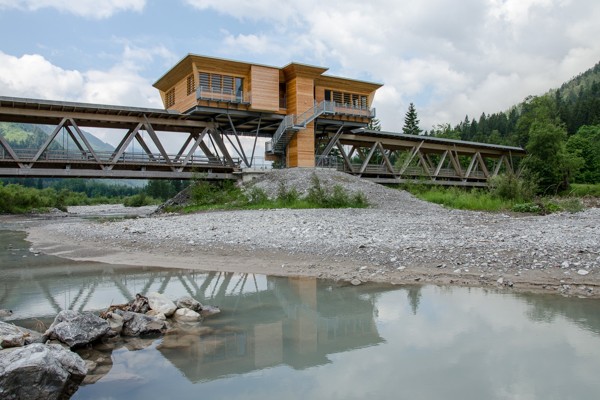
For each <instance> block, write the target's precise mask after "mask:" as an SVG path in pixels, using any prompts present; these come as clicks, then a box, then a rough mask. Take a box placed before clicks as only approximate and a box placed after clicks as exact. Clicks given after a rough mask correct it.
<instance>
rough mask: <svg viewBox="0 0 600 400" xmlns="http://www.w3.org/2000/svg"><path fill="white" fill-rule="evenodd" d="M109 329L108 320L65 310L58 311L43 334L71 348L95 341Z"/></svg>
mask: <svg viewBox="0 0 600 400" xmlns="http://www.w3.org/2000/svg"><path fill="white" fill-rule="evenodd" d="M109 331H110V326H109V325H108V322H106V321H105V320H103V319H102V318H100V317H98V316H96V315H93V314H89V313H78V312H77V311H72V310H66V311H61V312H59V313H58V315H57V316H56V318H55V319H54V322H53V323H52V325H50V328H48V330H47V331H46V333H45V334H44V335H45V336H48V338H49V339H57V340H58V341H60V342H62V343H65V344H67V345H68V346H69V347H71V348H73V347H77V346H85V345H87V344H90V343H92V342H95V341H96V340H98V339H100V338H101V337H103V336H104V335H106V334H107V333H108V332H109Z"/></svg>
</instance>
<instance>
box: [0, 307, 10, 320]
mask: <svg viewBox="0 0 600 400" xmlns="http://www.w3.org/2000/svg"><path fill="white" fill-rule="evenodd" d="M12 314H13V312H12V310H5V309H3V308H0V318H6V317H10V316H11V315H12Z"/></svg>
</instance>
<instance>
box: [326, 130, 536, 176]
mask: <svg viewBox="0 0 600 400" xmlns="http://www.w3.org/2000/svg"><path fill="white" fill-rule="evenodd" d="M317 140H318V142H320V143H321V145H320V146H317V148H318V149H319V148H320V149H321V151H320V152H319V151H317V154H318V155H317V157H316V165H317V166H320V167H328V168H336V169H338V170H340V171H344V172H347V173H350V174H352V175H356V176H359V177H361V178H366V179H370V180H372V181H375V182H377V183H386V184H387V183H389V184H392V183H404V182H411V181H418V182H423V183H432V184H439V185H451V186H475V187H477V186H480V187H484V186H486V185H487V184H488V181H489V179H491V178H493V177H495V176H497V175H498V174H499V173H513V174H516V175H518V174H519V173H520V169H519V160H520V159H522V158H523V157H524V156H525V155H526V153H525V150H523V149H522V148H520V147H512V146H501V145H495V144H487V143H476V142H467V141H462V140H453V139H444V138H437V137H430V136H420V135H406V134H401V133H394V132H380V131H373V130H366V129H353V130H350V131H344V130H343V129H342V128H341V127H340V128H338V130H337V131H335V132H329V133H325V134H323V135H321V136H320V137H319V138H318V139H317Z"/></svg>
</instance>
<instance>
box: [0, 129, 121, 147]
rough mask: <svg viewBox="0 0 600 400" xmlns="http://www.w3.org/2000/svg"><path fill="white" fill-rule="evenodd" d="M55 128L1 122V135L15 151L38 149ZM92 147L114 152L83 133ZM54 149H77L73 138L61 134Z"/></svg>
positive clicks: (95, 138)
mask: <svg viewBox="0 0 600 400" xmlns="http://www.w3.org/2000/svg"><path fill="white" fill-rule="evenodd" d="M53 130H54V127H51V126H47V125H33V124H20V123H12V122H0V134H1V135H2V136H4V138H5V139H6V140H7V141H8V143H9V144H10V145H11V147H13V148H14V149H38V148H39V147H41V146H42V145H43V144H44V143H45V142H46V141H47V140H48V136H49V135H50V134H52V131H53ZM83 134H84V135H85V137H86V139H87V140H88V141H89V143H90V145H91V146H92V147H93V148H94V150H97V151H113V150H114V147H113V146H111V145H110V144H108V143H105V142H103V141H102V140H100V139H98V138H97V137H96V136H94V135H93V134H91V133H89V132H86V131H83ZM51 148H52V149H67V148H68V149H76V148H77V147H76V145H75V143H74V142H73V140H72V139H71V137H70V136H69V135H68V134H67V133H65V132H60V133H59V134H58V135H57V137H56V138H55V139H54V141H53V142H52V144H51Z"/></svg>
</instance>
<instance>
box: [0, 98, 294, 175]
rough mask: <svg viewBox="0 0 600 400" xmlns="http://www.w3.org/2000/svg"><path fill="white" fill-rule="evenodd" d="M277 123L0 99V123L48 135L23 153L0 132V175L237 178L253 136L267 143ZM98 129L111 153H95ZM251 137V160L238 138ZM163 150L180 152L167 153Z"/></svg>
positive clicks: (236, 115)
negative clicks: (108, 139) (113, 142)
mask: <svg viewBox="0 0 600 400" xmlns="http://www.w3.org/2000/svg"><path fill="white" fill-rule="evenodd" d="M273 118H275V122H274V121H273ZM281 119H282V117H280V116H275V117H273V116H266V117H264V118H263V115H261V114H256V115H252V116H249V115H247V113H244V112H236V111H232V112H227V110H225V111H218V110H214V109H213V110H209V112H202V110H198V111H197V112H194V113H193V114H189V113H188V114H184V113H179V112H177V111H171V110H161V109H149V108H138V107H123V106H110V105H100V104H87V103H73V102H63V101H49V100H33V99H22V98H12V97H0V122H16V123H25V124H34V125H36V126H42V127H44V128H46V129H48V132H47V133H48V136H47V139H46V140H45V141H44V142H43V143H39V144H38V143H36V144H35V145H36V146H31V147H25V148H23V147H22V146H14V145H13V146H11V145H10V144H9V142H8V140H7V139H6V138H5V137H3V135H2V133H1V132H2V131H0V176H4V177H85V178H131V179H136V178H137V179H191V178H192V177H193V176H195V175H199V174H200V175H201V176H202V177H203V178H204V179H235V178H236V176H235V175H234V174H235V173H237V172H240V170H241V168H242V167H243V166H246V167H252V162H253V159H254V151H255V148H256V143H257V139H258V137H259V136H261V135H263V136H264V135H267V136H269V137H270V135H272V134H273V132H274V130H275V129H276V126H278V124H279V122H280V121H281ZM261 122H262V123H263V125H262V129H261ZM270 125H274V126H271V127H270ZM96 128H100V129H102V131H103V132H109V134H111V135H113V137H115V136H116V137H117V138H119V144H118V145H117V146H116V148H114V150H110V151H100V150H98V149H97V148H94V146H93V145H92V144H91V142H90V140H91V139H90V136H89V135H88V134H86V133H85V131H84V129H86V130H93V129H96ZM269 129H270V130H269ZM249 135H250V136H252V138H251V139H250V140H248V138H246V139H245V141H246V142H249V145H250V146H252V148H251V151H252V154H249V153H247V152H246V150H245V147H246V148H247V147H248V145H247V144H246V145H244V143H242V139H241V137H242V136H249ZM61 144H62V145H61ZM167 148H171V149H172V148H177V149H178V150H177V151H176V152H175V153H169V152H167V150H166V149H167Z"/></svg>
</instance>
